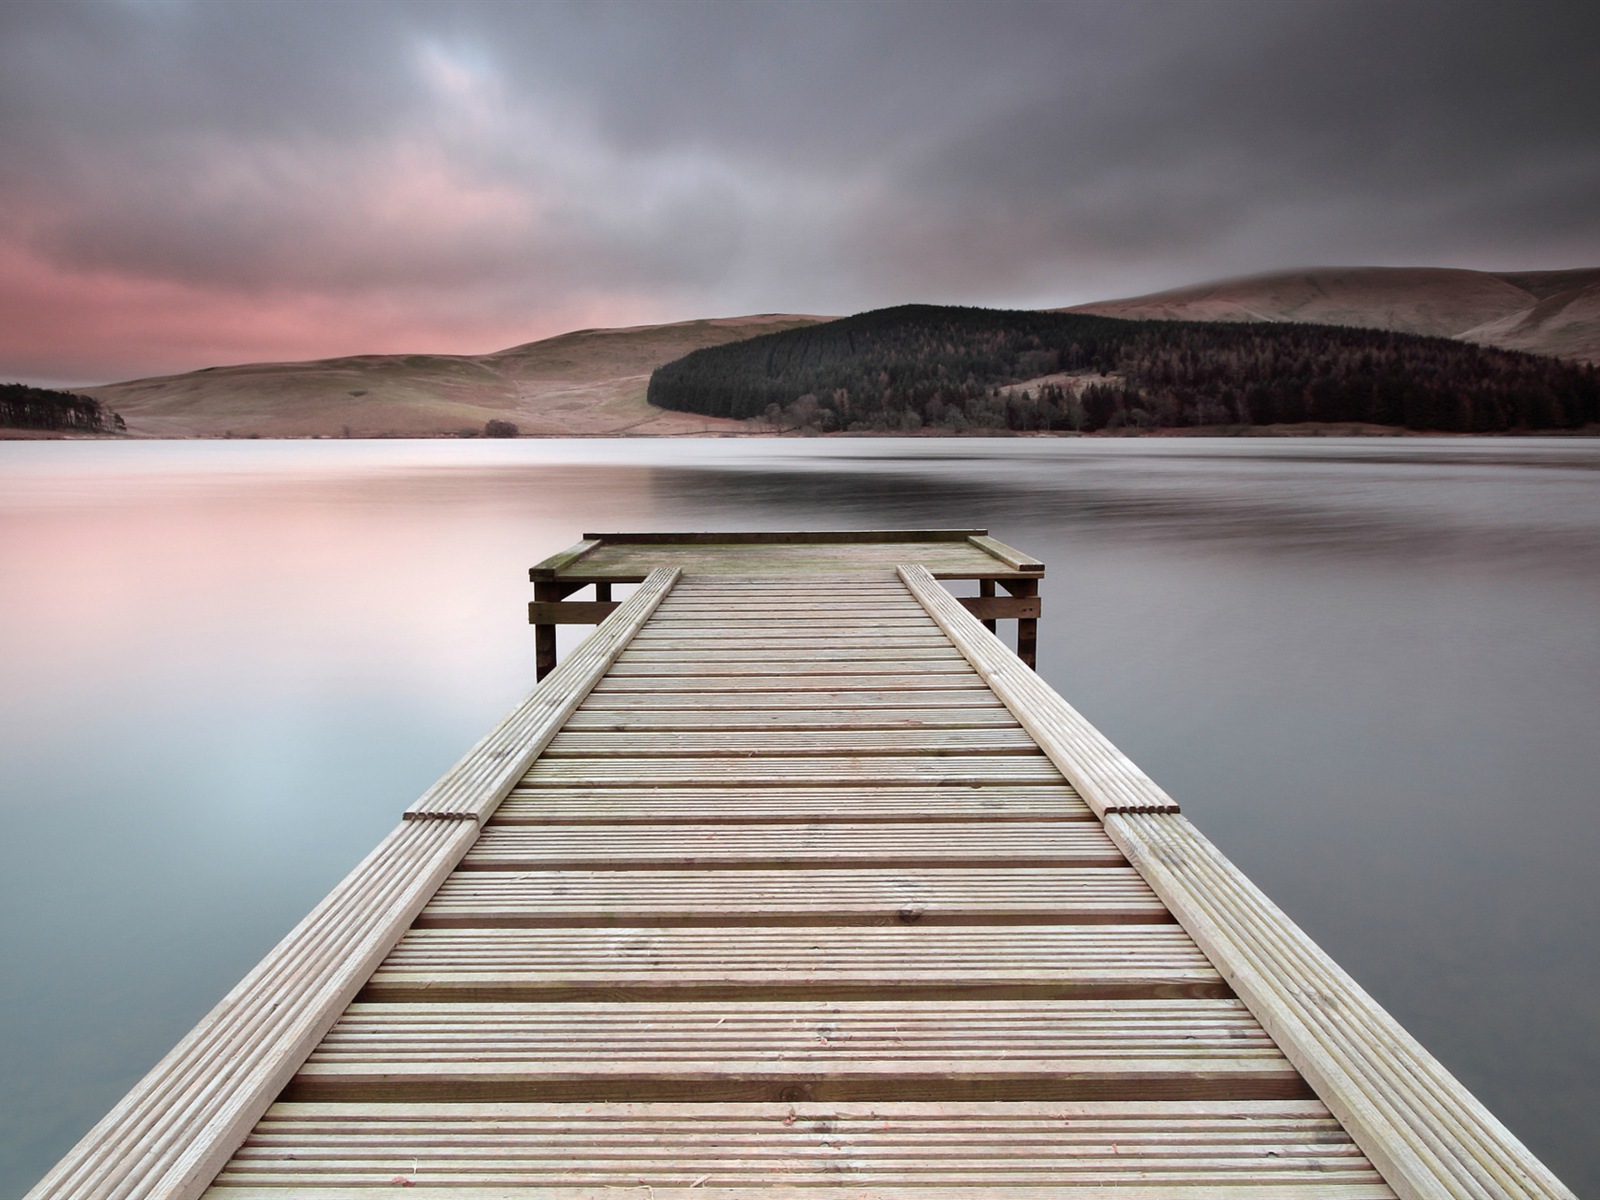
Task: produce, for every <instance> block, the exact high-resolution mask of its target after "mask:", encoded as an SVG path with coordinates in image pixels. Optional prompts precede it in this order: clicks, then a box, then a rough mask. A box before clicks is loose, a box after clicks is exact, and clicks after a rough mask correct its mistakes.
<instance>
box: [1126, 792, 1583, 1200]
mask: <svg viewBox="0 0 1600 1200" xmlns="http://www.w3.org/2000/svg"><path fill="white" fill-rule="evenodd" d="M1106 828H1107V831H1108V832H1109V833H1110V834H1111V836H1113V837H1114V838H1115V839H1116V841H1117V844H1118V845H1119V846H1121V847H1122V848H1123V850H1124V852H1125V853H1126V854H1127V855H1128V857H1129V859H1130V860H1131V861H1132V862H1133V864H1134V865H1135V866H1136V867H1137V868H1138V869H1139V871H1140V872H1141V873H1142V874H1143V875H1144V876H1145V878H1146V879H1148V880H1149V881H1150V883H1151V886H1152V887H1153V888H1154V889H1155V890H1156V892H1157V894H1159V895H1160V896H1161V897H1162V899H1163V900H1164V901H1165V902H1166V903H1167V905H1168V906H1169V907H1170V908H1171V909H1172V911H1173V913H1174V915H1176V916H1177V917H1178V919H1179V920H1181V921H1182V922H1183V923H1184V925H1185V927H1186V928H1188V929H1189V930H1190V931H1191V932H1192V933H1193V934H1194V936H1195V938H1196V940H1197V941H1198V942H1199V943H1200V945H1202V946H1203V947H1205V950H1206V953H1207V954H1208V955H1209V956H1210V958H1211V959H1212V961H1214V962H1216V963H1217V964H1218V966H1219V967H1220V968H1222V969H1223V970H1224V971H1225V972H1226V973H1227V976H1228V978H1229V980H1230V981H1231V982H1232V983H1233V986H1234V988H1235V989H1236V990H1237V992H1238V994H1239V996H1240V998H1241V999H1243V1000H1244V1002H1245V1003H1246V1004H1247V1005H1248V1006H1249V1007H1250V1009H1251V1011H1252V1012H1253V1013H1255V1015H1256V1017H1257V1019H1258V1020H1260V1021H1261V1023H1262V1024H1263V1025H1264V1026H1265V1027H1266V1028H1267V1030H1268V1031H1269V1032H1270V1033H1271V1034H1272V1035H1273V1037H1274V1038H1275V1039H1276V1040H1277V1042H1278V1044H1279V1045H1280V1046H1281V1047H1282V1048H1283V1050H1284V1052H1285V1054H1286V1055H1287V1056H1288V1057H1289V1059H1290V1061H1292V1062H1293V1063H1294V1064H1295V1065H1296V1066H1297V1067H1298V1068H1299V1069H1300V1071H1301V1072H1302V1073H1303V1074H1304V1075H1305V1077H1306V1078H1307V1080H1309V1081H1310V1083H1311V1084H1312V1086H1313V1087H1315V1088H1316V1090H1317V1093H1318V1095H1320V1096H1321V1097H1322V1098H1323V1100H1324V1101H1325V1102H1326V1103H1327V1104H1328V1106H1329V1108H1331V1109H1332V1110H1333V1112H1334V1113H1335V1114H1336V1115H1337V1116H1338V1118H1339V1120H1340V1121H1341V1122H1342V1123H1343V1125H1344V1127H1345V1128H1346V1129H1347V1130H1349V1132H1350V1134H1351V1135H1352V1137H1353V1138H1354V1139H1355V1141H1356V1142H1357V1144H1359V1145H1360V1146H1361V1147H1362V1149H1363V1150H1365V1152H1366V1153H1367V1155H1368V1156H1369V1157H1370V1158H1371V1159H1372V1161H1373V1162H1374V1163H1375V1164H1376V1165H1377V1167H1378V1168H1379V1170H1381V1171H1382V1172H1383V1175H1384V1178H1385V1179H1386V1180H1387V1181H1388V1182H1389V1183H1390V1184H1391V1185H1392V1186H1393V1187H1394V1188H1395V1190H1396V1191H1397V1192H1398V1193H1399V1194H1400V1195H1401V1196H1402V1197H1407V1198H1408V1200H1409V1198H1419V1200H1420V1198H1428V1200H1446V1198H1447V1197H1459V1196H1492V1197H1518V1198H1527V1200H1574V1198H1573V1196H1572V1193H1571V1192H1570V1191H1569V1190H1568V1189H1567V1188H1566V1187H1565V1186H1564V1185H1563V1184H1562V1183H1561V1181H1560V1180H1558V1179H1557V1178H1556V1177H1555V1176H1554V1175H1553V1174H1552V1173H1551V1172H1550V1171H1549V1169H1548V1168H1546V1167H1545V1166H1544V1164H1543V1163H1541V1162H1540V1161H1539V1160H1538V1159H1537V1158H1535V1157H1534V1156H1533V1155H1532V1154H1531V1153H1530V1152H1529V1151H1528V1150H1527V1148H1526V1147H1524V1146H1523V1145H1522V1143H1521V1142H1520V1141H1518V1140H1517V1138H1516V1137H1515V1136H1514V1135H1513V1134H1512V1133H1511V1132H1510V1131H1509V1130H1508V1129H1506V1128H1505V1126H1504V1125H1502V1124H1501V1123H1500V1122H1499V1121H1498V1120H1497V1119H1496V1118H1495V1117H1494V1115H1493V1114H1491V1113H1490V1112H1489V1111H1488V1110H1487V1109H1486V1108H1484V1107H1483V1105H1482V1104H1481V1103H1479V1101H1478V1100H1477V1099H1476V1097H1474V1096H1472V1095H1471V1094H1470V1093H1469V1092H1468V1091H1467V1090H1466V1089H1465V1088H1464V1087H1462V1086H1461V1084H1460V1083H1459V1082H1458V1081H1457V1080H1456V1079H1455V1078H1454V1076H1452V1075H1451V1074H1450V1073H1449V1072H1448V1071H1446V1070H1445V1068H1444V1067H1443V1066H1442V1065H1441V1064H1440V1063H1439V1061H1438V1060H1437V1059H1435V1058H1434V1057H1433V1056H1432V1055H1431V1054H1429V1053H1428V1052H1427V1050H1425V1049H1424V1048H1423V1047H1422V1046H1421V1044H1420V1043H1418V1042H1417V1041H1416V1039H1414V1038H1413V1037H1411V1035H1410V1034H1408V1033H1407V1032H1406V1031H1405V1029H1404V1028H1402V1027H1401V1025H1400V1023H1399V1022H1398V1021H1396V1020H1395V1019H1394V1018H1393V1017H1392V1016H1390V1015H1389V1014H1388V1013H1387V1012H1386V1011H1385V1010H1384V1009H1383V1008H1382V1007H1381V1006H1380V1005H1379V1004H1378V1003H1377V1001H1375V1000H1373V999H1372V997H1371V996H1369V995H1368V994H1367V993H1366V992H1365V991H1364V990H1363V989H1362V988H1361V986H1360V985H1359V984H1357V983H1356V981H1355V980H1353V979H1352V978H1350V976H1349V975H1347V974H1346V973H1345V972H1344V971H1343V970H1342V969H1341V968H1340V967H1339V966H1338V964H1337V963H1335V962H1334V961H1333V960H1332V959H1330V958H1329V957H1328V956H1327V955H1326V954H1325V953H1323V951H1322V950H1321V948H1320V947H1318V946H1317V945H1316V943H1314V942H1313V941H1312V940H1311V939H1310V938H1308V937H1307V936H1306V935H1305V933H1304V932H1303V931H1302V930H1301V929H1300V928H1299V927H1298V926H1297V925H1295V924H1294V923H1293V922H1292V921H1290V920H1289V918H1288V917H1287V916H1285V915H1284V914H1283V912H1282V911H1281V910H1280V909H1278V907H1277V906H1276V905H1274V904H1273V903H1272V902H1271V901H1270V900H1269V899H1267V897H1266V896H1265V895H1263V894H1262V893H1261V891H1260V890H1259V889H1257V888H1256V886H1255V885H1254V884H1252V883H1251V882H1250V881H1249V880H1248V879H1247V878H1245V876H1244V875H1243V874H1242V873H1241V872H1240V871H1239V870H1238V869H1237V868H1236V867H1235V866H1234V865H1233V864H1232V863H1231V862H1229V861H1228V859H1227V858H1226V857H1225V856H1224V855H1223V854H1222V852H1221V851H1220V850H1218V849H1217V848H1216V847H1215V846H1213V845H1212V844H1211V843H1210V842H1209V841H1207V840H1206V838H1205V837H1204V836H1202V835H1201V834H1200V833H1199V831H1198V830H1196V829H1195V828H1194V826H1192V825H1191V824H1190V823H1189V822H1188V821H1187V820H1186V819H1184V818H1183V817H1182V816H1179V815H1177V814H1161V813H1123V814H1113V815H1112V816H1110V817H1108V818H1107V819H1106Z"/></svg>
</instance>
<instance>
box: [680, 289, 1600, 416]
mask: <svg viewBox="0 0 1600 1200" xmlns="http://www.w3.org/2000/svg"><path fill="white" fill-rule="evenodd" d="M649 399H650V403H652V404H655V405H658V406H659V407H661V408H668V409H675V410H678V411H681V412H694V413H702V414H705V415H707V416H716V417H735V418H742V419H747V420H749V419H757V420H764V421H766V422H768V423H769V424H770V425H772V426H773V427H774V428H790V429H806V430H816V431H821V432H827V431H830V430H851V431H858V432H891V433H914V432H917V431H919V430H921V429H924V428H936V429H943V430H949V431H951V432H964V431H971V432H987V431H1000V430H1010V431H1015V432H1028V431H1078V432H1093V431H1095V430H1101V429H1119V428H1143V429H1154V428H1164V427H1176V426H1185V425H1189V426H1199V425H1204V426H1216V425H1234V426H1245V425H1273V424H1280V423H1299V422H1367V423H1373V424H1380V425H1395V426H1403V427H1405V428H1408V429H1414V430H1427V431H1439V432H1461V433H1502V432H1507V431H1512V430H1533V429H1578V428H1582V427H1584V426H1587V425H1593V424H1595V423H1596V422H1600V371H1597V370H1596V368H1594V367H1593V366H1586V365H1582V364H1576V363H1570V362H1566V361H1563V360H1561V359H1555V358H1546V357H1541V356H1538V355H1532V354H1524V353H1518V352H1514V351H1507V350H1496V349H1491V348H1488V347H1484V346H1477V345H1473V344H1471V343H1467V342H1458V341H1453V340H1451V339H1448V338H1434V337H1419V336H1416V335H1413V334H1405V333H1393V332H1388V331H1385V330H1377V329H1357V328H1347V327H1344V326H1333V325H1295V324H1266V323H1263V324H1245V323H1233V322H1198V321H1196V322H1191V321H1127V320H1120V319H1116V318H1112V317H1096V316H1088V315H1084V314H1077V313H1051V312H1034V311H1002V310H996V309H981V308H953V307H940V306H934V305H906V306H903V307H899V308H886V309H880V310H877V311H875V312H867V313H861V314H858V315H856V316H853V317H846V318H844V319H843V320H838V321H830V322H826V323H824V324H820V325H811V326H806V327H803V328H799V329H790V330H785V331H783V332H780V333H770V334H766V335H764V336H761V337H756V338H750V339H748V340H746V341H741V342H732V343H729V344H727V345H723V346H714V347H710V348H707V349H703V350H696V351H694V352H693V353H691V354H688V355H686V356H684V357H683V358H680V359H678V360H676V361H675V362H671V363H668V364H666V365H665V366H662V367H660V368H658V369H657V370H656V371H655V373H654V374H653V375H652V376H651V377H650V390H649Z"/></svg>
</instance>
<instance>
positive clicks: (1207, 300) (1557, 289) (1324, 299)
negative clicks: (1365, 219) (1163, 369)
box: [1058, 267, 1600, 362]
mask: <svg viewBox="0 0 1600 1200" xmlns="http://www.w3.org/2000/svg"><path fill="white" fill-rule="evenodd" d="M1058 311H1061V312H1077V313H1091V314H1094V315H1096V316H1102V317H1124V318H1129V319H1133V320H1173V321H1273V322H1279V321H1292V322H1304V323H1311V324H1317V325H1351V326H1363V327H1366V328H1370V329H1389V330H1394V331H1395V332H1398V333H1419V334H1425V335H1428V336H1431V337H1448V338H1456V339H1458V340H1460V341H1467V342H1478V343H1481V344H1483V345H1486V346H1496V347H1499V348H1501V349H1504V350H1526V351H1528V352H1529V353H1532V354H1548V355H1554V356H1556V357H1560V358H1571V359H1578V360H1580V361H1583V362H1600V268H1588V269H1584V270H1576V271H1513V272H1507V273H1503V274H1494V273H1491V272H1487V271H1466V270H1453V269H1448V268H1442V267H1323V268H1316V269H1312V270H1305V271H1280V272H1275V273H1273V274H1270V275H1252V276H1249V277H1247V278H1242V279H1225V280H1221V281H1219V282H1216V283H1202V284H1196V285H1195V286H1193V287H1184V288H1176V289H1173V290H1172V291H1166V292H1155V293H1152V294H1151V295H1148V296H1133V297H1129V298H1128V299H1125V300H1102V301H1096V302H1094V303H1092V304H1078V305H1074V306H1073V307H1071V308H1066V309H1061V310H1058Z"/></svg>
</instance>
